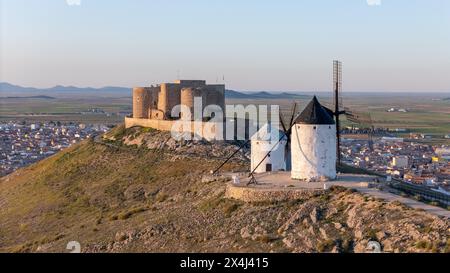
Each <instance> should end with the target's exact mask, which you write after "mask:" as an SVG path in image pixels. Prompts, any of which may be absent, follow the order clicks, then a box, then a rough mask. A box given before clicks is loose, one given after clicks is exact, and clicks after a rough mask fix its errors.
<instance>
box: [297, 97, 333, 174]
mask: <svg viewBox="0 0 450 273" xmlns="http://www.w3.org/2000/svg"><path fill="white" fill-rule="evenodd" d="M291 154H292V157H291V160H292V171H291V177H292V179H298V180H302V181H306V182H315V181H327V180H330V179H335V178H336V124H335V122H334V119H333V117H332V116H330V115H329V113H328V112H327V111H326V110H325V109H324V108H323V107H322V105H321V104H320V103H319V101H318V100H317V98H316V97H315V96H314V98H313V100H312V101H311V102H310V103H309V104H308V105H307V106H306V108H305V110H303V112H302V113H301V114H300V116H299V117H298V118H297V119H296V120H295V122H294V125H293V128H292V137H291Z"/></svg>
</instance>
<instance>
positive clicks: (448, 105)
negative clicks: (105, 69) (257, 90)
mask: <svg viewBox="0 0 450 273" xmlns="http://www.w3.org/2000/svg"><path fill="white" fill-rule="evenodd" d="M317 94H318V97H319V100H320V101H321V103H322V104H324V105H326V106H328V107H332V105H333V103H332V101H333V97H332V95H331V92H318V93H317ZM302 95H303V96H299V97H298V99H293V98H285V97H283V96H282V95H280V99H263V98H251V99H250V98H227V101H226V103H227V104H243V105H248V104H256V105H273V104H276V105H280V109H281V113H282V115H283V116H284V117H285V120H286V121H287V120H288V119H289V118H290V115H291V111H292V110H291V109H292V105H293V102H294V101H295V102H297V103H298V108H297V112H299V111H301V110H302V109H303V107H305V106H306V104H307V103H308V102H309V101H310V99H311V98H312V95H313V94H312V93H302ZM445 98H450V94H446V93H430V94H426V93H412V94H410V93H393V94H390V93H378V94H377V93H345V94H344V96H343V98H342V102H343V106H344V107H345V108H349V109H351V110H352V111H354V112H357V113H365V114H370V117H371V119H372V124H373V125H374V126H375V127H378V128H391V129H396V128H403V129H408V134H409V132H413V133H426V134H432V135H434V136H435V137H436V138H442V137H443V136H444V135H446V134H450V100H448V99H447V100H446V99H445ZM131 104H132V101H131V96H114V97H113V96H112V97H98V96H92V97H91V96H75V97H55V98H53V97H51V98H26V99H25V98H0V121H9V120H16V121H17V120H26V121H30V122H33V121H50V120H51V121H66V122H68V121H73V122H86V123H110V124H118V123H121V122H122V121H123V117H124V114H125V113H130V112H131V111H132V105H131ZM391 108H394V109H396V110H398V109H405V110H406V111H407V112H398V111H394V112H388V110H389V109H391ZM92 109H101V110H102V111H104V112H105V113H87V112H89V111H91V110H92ZM343 125H344V126H346V125H350V123H349V122H348V121H346V120H345V118H343Z"/></svg>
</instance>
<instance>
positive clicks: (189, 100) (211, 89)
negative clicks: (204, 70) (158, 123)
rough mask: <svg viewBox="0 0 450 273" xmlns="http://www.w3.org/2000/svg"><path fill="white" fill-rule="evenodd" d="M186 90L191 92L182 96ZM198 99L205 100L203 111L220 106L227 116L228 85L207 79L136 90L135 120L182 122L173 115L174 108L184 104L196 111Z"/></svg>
mask: <svg viewBox="0 0 450 273" xmlns="http://www.w3.org/2000/svg"><path fill="white" fill-rule="evenodd" d="M184 88H188V89H189V90H186V91H185V92H184V93H182V92H181V90H182V89H184ZM195 97H202V109H201V110H202V112H203V110H204V109H205V107H206V106H208V105H218V106H219V107H221V108H222V109H223V116H224V117H225V116H226V115H225V85H223V84H215V85H206V81H203V80H178V81H176V82H175V83H162V84H161V85H160V86H156V87H153V86H152V87H137V88H134V89H133V117H135V118H149V119H160V120H165V119H178V118H179V117H178V116H177V117H172V116H171V112H172V109H173V108H174V107H175V106H177V105H180V104H184V105H187V106H188V107H189V108H190V109H191V112H193V106H194V98H195ZM192 117H193V115H192ZM193 118H194V117H193Z"/></svg>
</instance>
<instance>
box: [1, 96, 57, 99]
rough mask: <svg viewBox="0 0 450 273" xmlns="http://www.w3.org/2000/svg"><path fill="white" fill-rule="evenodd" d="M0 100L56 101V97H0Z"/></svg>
mask: <svg viewBox="0 0 450 273" xmlns="http://www.w3.org/2000/svg"><path fill="white" fill-rule="evenodd" d="M0 99H43V100H54V99H56V98H55V97H50V96H45V95H41V96H25V97H12V96H11V97H0Z"/></svg>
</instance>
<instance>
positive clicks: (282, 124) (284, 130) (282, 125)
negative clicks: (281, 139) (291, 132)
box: [280, 115, 287, 132]
mask: <svg viewBox="0 0 450 273" xmlns="http://www.w3.org/2000/svg"><path fill="white" fill-rule="evenodd" d="M280 123H281V127H283V132H286V131H287V129H286V125H284V121H283V119H282V118H281V115H280Z"/></svg>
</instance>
